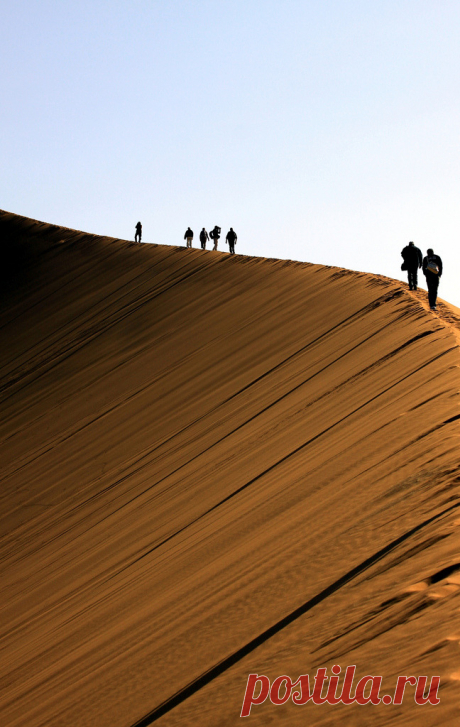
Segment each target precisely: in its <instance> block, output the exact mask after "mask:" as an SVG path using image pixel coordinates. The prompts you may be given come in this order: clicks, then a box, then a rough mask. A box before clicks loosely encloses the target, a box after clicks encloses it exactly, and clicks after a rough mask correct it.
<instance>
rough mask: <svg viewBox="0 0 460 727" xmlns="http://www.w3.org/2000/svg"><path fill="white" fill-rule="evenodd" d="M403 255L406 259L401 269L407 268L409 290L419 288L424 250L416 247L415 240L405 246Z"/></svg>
mask: <svg viewBox="0 0 460 727" xmlns="http://www.w3.org/2000/svg"><path fill="white" fill-rule="evenodd" d="M401 255H402V258H403V260H404V262H403V264H402V265H401V270H407V280H408V283H409V290H417V284H418V281H417V272H418V269H419V268H421V267H422V261H423V257H422V251H421V250H419V248H418V247H415V245H414V243H413V242H410V243H409V244H408V245H406V247H405V248H403V250H402V251H401Z"/></svg>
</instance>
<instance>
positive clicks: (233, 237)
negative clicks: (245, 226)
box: [225, 227, 238, 255]
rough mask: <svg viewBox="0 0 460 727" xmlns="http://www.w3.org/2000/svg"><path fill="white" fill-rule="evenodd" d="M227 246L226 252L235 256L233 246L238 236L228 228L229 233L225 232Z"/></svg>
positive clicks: (231, 228)
mask: <svg viewBox="0 0 460 727" xmlns="http://www.w3.org/2000/svg"><path fill="white" fill-rule="evenodd" d="M225 239H226V241H227V245H228V251H229V253H230V255H234V254H235V245H236V241H237V239H238V235H237V234H236V232H235V231H234V229H233V227H230V229H229V231H228V232H227V237H226V238H225Z"/></svg>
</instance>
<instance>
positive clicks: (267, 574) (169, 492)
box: [0, 213, 460, 727]
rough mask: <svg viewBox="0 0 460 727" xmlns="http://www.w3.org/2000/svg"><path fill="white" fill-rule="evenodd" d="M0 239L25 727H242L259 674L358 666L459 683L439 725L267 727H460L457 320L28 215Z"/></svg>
mask: <svg viewBox="0 0 460 727" xmlns="http://www.w3.org/2000/svg"><path fill="white" fill-rule="evenodd" d="M0 236H1V241H2V261H3V271H2V276H3V278H4V279H3V282H2V285H1V293H0V295H1V298H2V313H1V322H0V325H1V329H0V332H1V349H0V350H1V353H0V356H1V372H0V373H1V381H0V385H1V392H0V395H1V403H2V417H1V441H2V473H1V490H0V492H1V508H0V535H1V541H0V542H1V550H0V555H1V560H0V568H1V570H0V579H1V586H2V591H1V593H2V598H1V604H0V649H1V651H0V660H1V671H0V687H1V691H0V723H1V725H2V727H7V726H8V727H13V725H15V726H17V725H27V726H28V727H29V726H31V727H32V726H36V725H42V726H46V727H64V726H67V725H68V726H69V727H86V726H89V725H91V726H92V725H94V726H97V727H101V726H102V727H105V726H107V727H112V726H113V727H118V726H120V727H132V726H133V725H135V724H136V723H139V724H142V725H147V724H150V723H153V721H156V720H157V717H158V715H159V712H157V711H156V710H157V709H158V707H160V705H164V714H163V716H160V717H159V718H158V720H157V723H158V724H159V725H184V726H188V725H236V724H240V718H239V713H240V709H241V704H242V700H243V695H244V691H245V686H246V680H247V676H248V674H249V673H250V672H257V673H259V674H266V675H267V676H269V677H270V679H274V678H275V677H276V676H278V675H280V674H288V675H290V676H291V677H292V678H293V679H296V678H297V677H298V676H299V674H302V673H309V674H310V675H314V673H315V672H316V669H317V668H318V667H320V666H324V667H330V666H331V665H332V664H334V663H337V664H340V665H341V666H342V669H345V667H346V666H348V665H351V664H356V667H357V676H358V677H359V676H364V675H365V674H372V675H382V676H383V677H384V681H383V685H384V688H385V687H386V690H385V689H384V693H385V691H386V693H392V692H393V688H394V685H395V682H396V678H397V676H398V675H399V674H404V675H412V674H413V675H415V676H418V675H423V674H427V675H428V676H429V677H431V676H432V675H436V674H440V675H441V690H440V697H441V704H440V705H439V706H436V707H433V706H430V705H428V706H426V707H420V706H416V705H415V703H414V701H413V689H412V688H410V687H407V695H406V698H405V700H404V702H403V704H402V706H400V707H398V706H385V705H380V706H377V707H376V706H372V705H368V706H365V707H357V706H351V707H346V706H341V705H339V706H329V705H323V706H315V705H312V704H308V705H306V706H304V707H296V706H295V705H293V704H292V703H288V704H286V705H284V706H281V707H275V706H273V705H271V704H270V703H269V702H266V703H265V704H264V705H262V706H257V707H253V709H252V712H251V716H250V718H249V720H248V723H249V724H254V725H267V724H283V725H305V724H311V725H333V724H334V725H335V724H341V725H353V726H354V725H386V724H392V725H406V724H407V725H433V726H435V725H436V726H438V725H454V724H455V725H456V724H458V719H459V716H460V714H459V705H458V695H459V687H460V684H459V679H460V677H459V674H460V578H459V574H460V548H459V529H460V499H459V494H460V493H459V484H460V472H459V469H458V460H459V455H458V452H459V434H460V419H459V417H460V406H459V404H460V393H459V384H460V372H459V363H460V354H459V330H458V326H459V321H460V311H459V310H458V309H455V308H453V307H452V306H448V305H447V304H444V303H441V304H440V310H439V314H438V315H435V314H433V313H431V312H430V311H429V310H428V306H427V303H426V293H425V292H423V291H421V292H419V293H418V294H412V293H409V292H408V291H407V290H406V289H405V287H404V286H402V285H401V284H400V283H398V282H397V281H394V280H390V279H388V278H383V277H379V276H375V275H368V274H362V273H355V272H350V271H347V270H342V269H339V268H327V267H322V266H319V265H309V264H300V263H294V262H285V261H279V260H265V259H258V258H249V257H243V256H234V257H230V256H229V255H227V254H225V253H220V252H218V253H213V252H210V251H201V250H186V249H185V248H180V247H170V246H153V245H136V244H134V243H130V242H126V241H122V240H114V239H111V238H103V237H97V236H94V235H89V234H85V233H80V232H76V231H74V230H68V229H64V228H58V227H56V226H51V225H47V224H44V223H39V222H35V221H33V220H28V219H26V218H22V217H17V216H15V215H11V214H8V213H0ZM396 262H397V261H396ZM219 665H220V666H219ZM203 675H205V676H204V678H203V679H201V681H200V677H203ZM197 680H198V681H197ZM188 685H191V687H190V689H189V690H188V691H184V690H186V687H187V686H188Z"/></svg>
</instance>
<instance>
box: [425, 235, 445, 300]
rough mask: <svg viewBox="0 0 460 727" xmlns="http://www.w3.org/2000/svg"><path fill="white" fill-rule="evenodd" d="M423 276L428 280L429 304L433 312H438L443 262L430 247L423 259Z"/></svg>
mask: <svg viewBox="0 0 460 727" xmlns="http://www.w3.org/2000/svg"><path fill="white" fill-rule="evenodd" d="M422 269H423V274H424V276H425V278H426V284H427V288H428V302H429V304H430V308H431V310H437V307H436V298H437V296H438V286H439V279H440V277H441V275H442V260H441V258H440V257H439V255H435V254H434V252H433V249H432V248H431V247H430V248H428V250H427V251H426V257H424V258H423V265H422Z"/></svg>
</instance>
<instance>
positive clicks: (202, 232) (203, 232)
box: [200, 227, 209, 250]
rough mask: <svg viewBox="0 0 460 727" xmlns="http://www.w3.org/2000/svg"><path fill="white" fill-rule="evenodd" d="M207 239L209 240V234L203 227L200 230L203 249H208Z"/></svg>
mask: <svg viewBox="0 0 460 727" xmlns="http://www.w3.org/2000/svg"><path fill="white" fill-rule="evenodd" d="M206 240H209V235H208V233H207V232H206V230H205V229H204V227H203V229H202V230H201V232H200V242H201V249H202V250H206Z"/></svg>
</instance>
